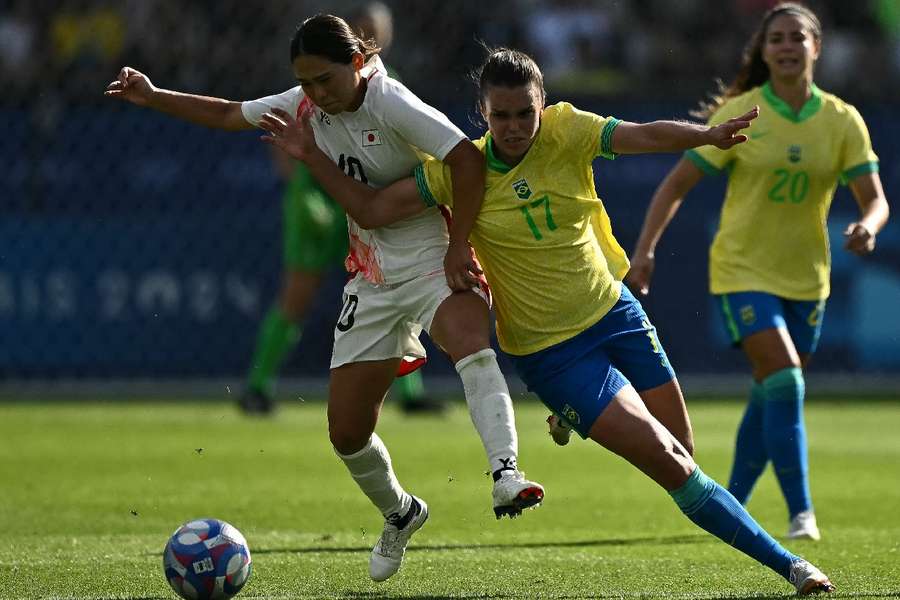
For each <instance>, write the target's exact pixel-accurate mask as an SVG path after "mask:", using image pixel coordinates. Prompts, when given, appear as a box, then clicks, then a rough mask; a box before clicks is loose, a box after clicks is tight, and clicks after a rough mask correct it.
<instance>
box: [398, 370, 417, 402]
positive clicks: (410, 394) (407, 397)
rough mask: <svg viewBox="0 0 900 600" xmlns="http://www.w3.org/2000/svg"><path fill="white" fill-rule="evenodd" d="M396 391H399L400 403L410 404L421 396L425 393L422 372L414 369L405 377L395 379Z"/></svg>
mask: <svg viewBox="0 0 900 600" xmlns="http://www.w3.org/2000/svg"><path fill="white" fill-rule="evenodd" d="M394 391H395V392H396V393H397V396H398V398H399V400H400V404H409V403H410V402H412V401H414V400H417V399H418V398H421V397H422V396H423V395H424V394H425V385H424V384H423V383H422V373H421V372H420V371H413V372H412V373H410V374H409V375H407V376H405V377H398V378H397V379H395V380H394Z"/></svg>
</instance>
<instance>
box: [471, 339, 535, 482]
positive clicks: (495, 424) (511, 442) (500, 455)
mask: <svg viewBox="0 0 900 600" xmlns="http://www.w3.org/2000/svg"><path fill="white" fill-rule="evenodd" d="M456 371H457V372H458V373H459V376H460V378H461V379H462V383H463V389H464V390H465V392H466V403H467V404H468V405H469V415H470V416H471V417H472V423H473V424H474V425H475V429H476V430H478V435H480V436H481V443H482V444H484V451H485V452H486V453H487V456H488V462H489V463H490V468H491V472H492V473H494V472H497V471H499V470H506V469H510V468H512V469H515V468H517V465H516V456H517V455H518V453H519V441H518V438H517V436H516V420H515V416H514V414H513V407H512V399H511V398H510V397H509V388H508V387H506V379H504V378H503V373H502V372H501V371H500V367H499V366H498V365H497V355H496V354H495V353H494V351H493V350H491V349H490V348H485V349H484V350H480V351H478V352H476V353H475V354H470V355H469V356H467V357H465V358H463V359H462V360H460V361H459V362H458V363H456Z"/></svg>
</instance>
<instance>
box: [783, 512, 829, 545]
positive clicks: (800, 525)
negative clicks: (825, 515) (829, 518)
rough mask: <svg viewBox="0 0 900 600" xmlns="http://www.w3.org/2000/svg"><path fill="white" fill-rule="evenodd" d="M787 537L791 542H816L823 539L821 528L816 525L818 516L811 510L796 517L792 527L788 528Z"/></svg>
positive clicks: (792, 520)
mask: <svg viewBox="0 0 900 600" xmlns="http://www.w3.org/2000/svg"><path fill="white" fill-rule="evenodd" d="M787 537H788V539H789V540H813V541H816V542H818V541H819V540H820V539H822V534H820V533H819V526H818V525H817V524H816V514H815V513H814V512H813V511H811V510H804V511H803V512H799V513H797V514H796V515H794V518H793V519H791V525H790V527H788V532H787Z"/></svg>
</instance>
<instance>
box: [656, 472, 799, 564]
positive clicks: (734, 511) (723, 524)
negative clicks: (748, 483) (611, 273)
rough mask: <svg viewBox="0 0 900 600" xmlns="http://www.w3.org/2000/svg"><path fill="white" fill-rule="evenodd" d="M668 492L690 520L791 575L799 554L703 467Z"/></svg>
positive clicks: (747, 553)
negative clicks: (703, 469) (707, 473)
mask: <svg viewBox="0 0 900 600" xmlns="http://www.w3.org/2000/svg"><path fill="white" fill-rule="evenodd" d="M669 495H671V496H672V499H673V500H675V503H676V504H677V505H678V508H680V509H681V512H683V513H684V514H685V515H687V518H689V519H690V520H691V521H693V522H694V523H696V524H697V525H699V526H700V527H702V528H703V529H705V530H706V531H708V532H709V533H711V534H713V535H714V536H716V537H717V538H719V539H720V540H722V541H723V542H725V543H726V544H729V545H730V546H733V547H735V548H737V549H738V550H740V551H741V552H743V553H744V554H746V555H747V556H750V557H751V558H754V559H756V560H757V561H759V562H760V563H762V564H764V565H765V566H767V567H769V568H770V569H772V570H773V571H775V572H776V573H778V574H779V575H781V576H782V577H784V578H785V579H789V578H790V572H791V563H792V562H793V561H795V560H797V557H796V556H794V555H793V554H791V553H790V552H788V551H787V550H785V549H784V548H783V547H782V546H781V544H779V543H778V542H776V541H775V540H774V539H772V536H770V535H769V534H768V533H766V531H765V530H764V529H763V528H762V527H760V526H759V524H758V523H757V522H756V521H754V520H753V517H751V516H750V513H748V512H747V510H746V509H745V508H744V507H743V506H741V504H740V502H738V501H737V500H736V499H735V498H734V496H732V495H731V494H729V493H728V490H726V489H725V488H723V487H722V486H721V485H719V484H718V483H716V482H715V481H713V480H712V479H710V478H709V477H707V476H706V475H705V474H704V473H703V471H701V470H700V467H697V468H696V469H694V472H693V473H691V476H690V477H688V480H687V481H686V482H685V483H684V485H682V486H681V487H680V488H678V489H677V490H673V491H671V492H669Z"/></svg>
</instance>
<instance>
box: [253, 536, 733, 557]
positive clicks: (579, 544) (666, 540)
mask: <svg viewBox="0 0 900 600" xmlns="http://www.w3.org/2000/svg"><path fill="white" fill-rule="evenodd" d="M707 542H710V543H712V542H716V543H719V540H717V539H716V538H714V537H711V536H707V535H673V536H668V537H640V538H613V539H606V540H574V541H568V542H526V543H519V544H415V545H414V546H412V547H410V548H409V549H408V550H407V551H408V552H420V551H422V550H503V549H507V548H508V549H515V548H518V549H522V548H538V549H540V548H593V547H602V546H639V545H651V546H657V545H668V544H705V543H707ZM373 543H374V538H373ZM371 551H372V546H371V544H367V545H361V546H310V547H306V548H256V549H254V550H253V554H254V555H256V554H281V553H288V554H315V553H319V552H322V553H337V552H365V553H369V552H371Z"/></svg>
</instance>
